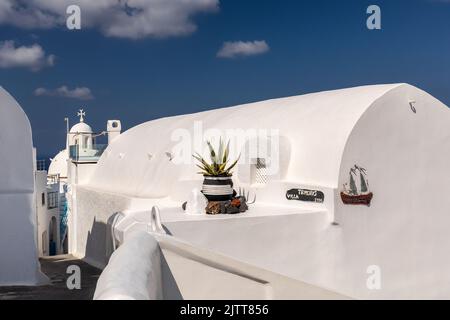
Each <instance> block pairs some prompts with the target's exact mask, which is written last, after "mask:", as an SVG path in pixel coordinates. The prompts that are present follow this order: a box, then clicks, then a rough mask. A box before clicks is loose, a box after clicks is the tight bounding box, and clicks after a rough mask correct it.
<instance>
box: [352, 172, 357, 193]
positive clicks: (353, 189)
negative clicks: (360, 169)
mask: <svg viewBox="0 0 450 320" xmlns="http://www.w3.org/2000/svg"><path fill="white" fill-rule="evenodd" d="M350 194H355V195H356V194H358V189H357V188H356V183H355V179H354V178H353V175H352V173H351V172H350Z"/></svg>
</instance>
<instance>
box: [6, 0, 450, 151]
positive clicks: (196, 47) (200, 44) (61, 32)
mask: <svg viewBox="0 0 450 320" xmlns="http://www.w3.org/2000/svg"><path fill="white" fill-rule="evenodd" d="M370 4H378V5H379V6H380V7H381V9H382V30H381V31H369V30H367V28H366V19H367V15H366V13H365V12H366V9H367V6H368V5H370ZM195 21H196V23H197V25H198V30H197V32H195V33H193V34H192V35H189V36H185V37H175V38H169V39H151V38H147V39H142V40H137V41H136V40H125V39H117V38H108V37H104V36H103V35H101V34H100V33H99V32H98V31H96V30H92V29H84V30H81V31H76V32H73V31H68V30H65V29H53V30H47V31H45V30H31V31H30V30H21V29H17V28H12V27H5V26H1V27H0V40H15V41H16V42H17V43H19V44H22V45H31V44H33V43H39V44H40V45H41V46H42V47H43V48H44V49H45V51H46V52H47V53H51V54H55V55H56V56H57V59H56V64H55V66H54V67H52V68H45V69H43V70H41V71H39V72H31V71H29V70H27V69H0V85H1V86H3V87H4V88H6V89H7V90H8V91H9V92H10V93H11V94H12V95H13V96H14V97H15V98H16V99H17V100H18V101H19V103H20V104H21V105H22V107H23V108H24V109H25V111H26V113H27V114H28V116H29V118H30V121H31V123H32V126H33V135H34V142H35V145H36V147H37V148H38V153H39V154H45V155H52V154H55V153H56V152H57V151H58V150H60V149H61V148H63V146H64V142H65V136H64V134H65V124H64V121H63V119H64V117H66V116H70V117H71V123H72V124H73V123H74V122H75V121H76V119H77V118H76V117H75V115H76V110H77V109H78V108H79V107H80V106H84V109H85V110H86V112H87V122H88V123H89V124H90V125H91V126H92V127H93V128H94V129H95V130H97V131H101V130H103V129H104V128H105V126H106V121H107V120H108V119H116V118H117V119H120V120H122V124H123V126H124V127H125V129H127V128H130V127H132V126H134V125H136V124H139V123H142V122H144V121H147V120H151V119H155V118H159V117H164V116H170V115H176V114H182V113H190V112H195V111H200V110H205V109H211V108H216V107H222V106H229V105H234V104H240V103H246V102H251V101H258V100H264V99H268V98H275V97H283V96H290V95H298V94H303V93H309V92H315V91H322V90H329V89H338V88H344V87H351V86H358V85H365V84H379V83H394V82H407V83H410V84H413V85H416V86H418V87H420V88H422V89H424V90H426V91H428V92H430V93H431V94H432V95H434V96H436V97H437V98H438V99H440V100H442V101H443V102H444V103H446V104H447V105H450V91H449V89H450V3H445V2H441V1H433V0H388V1H364V0H345V1H338V0H328V1H325V0H309V1H298V0H295V1H294V0H292V1H287V0H285V1H269V0H245V1H238V0H222V1H221V10H220V12H217V13H215V14H207V15H199V16H197V17H196V18H195ZM31 34H34V35H37V39H34V38H35V37H34V38H33V37H32V35H31ZM237 40H243V41H249V40H266V41H267V43H268V44H269V46H270V48H271V50H270V52H268V53H266V54H264V55H260V56H253V57H247V58H239V59H218V58H216V53H217V51H218V50H219V48H220V47H221V45H222V43H223V42H224V41H237ZM61 85H67V86H69V87H70V88H73V87H75V86H80V87H81V86H86V87H89V88H90V89H91V90H92V92H93V94H94V96H95V99H94V100H91V101H86V102H84V101H79V100H73V99H67V98H57V97H35V96H34V95H33V91H34V90H35V89H36V88H37V87H46V88H56V87H59V86H61ZM281 116H283V115H280V117H281ZM148 138H149V139H151V137H148Z"/></svg>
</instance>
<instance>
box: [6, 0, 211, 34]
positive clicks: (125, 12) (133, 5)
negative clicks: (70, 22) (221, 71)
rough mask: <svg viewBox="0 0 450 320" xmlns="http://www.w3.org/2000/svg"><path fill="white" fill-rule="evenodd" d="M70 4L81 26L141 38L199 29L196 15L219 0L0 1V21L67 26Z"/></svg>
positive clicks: (29, 24) (27, 24)
mask: <svg viewBox="0 0 450 320" xmlns="http://www.w3.org/2000/svg"><path fill="white" fill-rule="evenodd" d="M69 5H78V6H79V7H80V9H81V28H82V29H83V28H97V29H99V30H100V31H101V32H102V33H103V34H104V35H106V36H112V37H121V38H132V39H138V38H144V37H169V36H179V35H186V34H190V33H192V32H194V31H195V30H196V28H197V26H196V24H195V23H194V22H193V20H192V19H193V16H194V15H196V14H198V13H207V12H215V11H216V10H218V8H219V0H0V24H8V25H13V26H16V27H21V28H28V29H34V28H43V29H45V28H53V27H57V26H62V27H64V26H65V23H66V18H67V15H66V9H67V6H69Z"/></svg>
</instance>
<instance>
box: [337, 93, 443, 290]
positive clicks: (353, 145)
mask: <svg viewBox="0 0 450 320" xmlns="http://www.w3.org/2000/svg"><path fill="white" fill-rule="evenodd" d="M410 100H415V101H416V103H415V104H414V107H415V109H416V113H414V112H413V111H412V110H411V107H410V105H409V101H410ZM449 123H450V110H449V108H448V107H447V106H445V105H444V104H442V103H441V102H440V101H438V100H437V99H435V98H433V97H432V96H430V95H429V94H427V93H426V92H424V91H421V90H419V89H417V88H414V87H412V86H409V85H403V86H401V87H398V88H396V89H394V90H392V91H391V92H389V93H388V94H386V95H385V96H383V97H382V98H381V99H379V100H378V101H376V102H375V103H374V104H373V106H372V107H371V108H369V109H368V110H367V112H366V113H365V114H364V115H363V116H362V117H361V119H360V121H359V122H358V123H357V125H356V126H355V128H354V130H353V132H352V134H351V137H350V139H349V141H348V144H347V146H346V149H345V152H344V157H343V159H342V165H341V172H340V177H339V180H340V184H339V185H340V186H341V185H342V184H343V183H344V182H346V181H347V180H348V170H349V168H350V167H352V166H353V165H355V164H358V165H359V166H362V167H364V168H366V169H367V172H368V179H369V183H370V190H371V191H372V192H373V194H374V197H373V200H372V203H371V206H370V207H366V206H347V205H344V204H343V203H342V201H341V200H340V198H339V195H337V198H336V219H337V221H338V222H339V224H340V226H341V228H342V230H343V237H342V239H341V241H342V242H341V245H342V247H343V248H345V252H343V253H342V254H343V259H342V260H341V263H342V264H341V265H340V268H342V270H346V271H347V272H348V274H349V275H353V276H352V277H350V276H348V277H346V278H345V279H342V282H341V283H340V284H339V285H341V286H343V287H345V288H346V290H347V293H351V294H354V295H357V296H361V295H362V294H363V293H364V292H365V291H366V288H365V287H364V283H362V282H361V281H360V280H362V279H363V278H366V277H367V275H366V274H364V273H363V272H361V271H364V270H365V269H366V268H367V266H369V265H378V266H379V267H380V268H381V271H382V275H383V278H382V280H383V281H382V290H380V291H374V292H372V296H373V297H377V298H378V297H396V298H413V297H414V298H448V297H450V286H449V285H448V283H450V273H449V272H448V270H449V269H450V257H449V256H448V248H449V247H450V215H449V212H450V197H449V192H450V180H449V177H450V166H449V159H450V127H449ZM340 189H341V188H340ZM358 274H359V275H360V277H359V279H358V277H355V275H358Z"/></svg>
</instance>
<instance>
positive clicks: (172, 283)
mask: <svg viewBox="0 0 450 320" xmlns="http://www.w3.org/2000/svg"><path fill="white" fill-rule="evenodd" d="M160 254H161V272H162V287H163V297H164V300H183V296H182V295H181V292H180V288H179V287H178V285H177V281H176V280H175V278H174V276H173V274H172V271H171V270H170V267H169V264H168V263H167V260H166V258H165V257H164V253H163V252H162V250H161V249H160Z"/></svg>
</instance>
